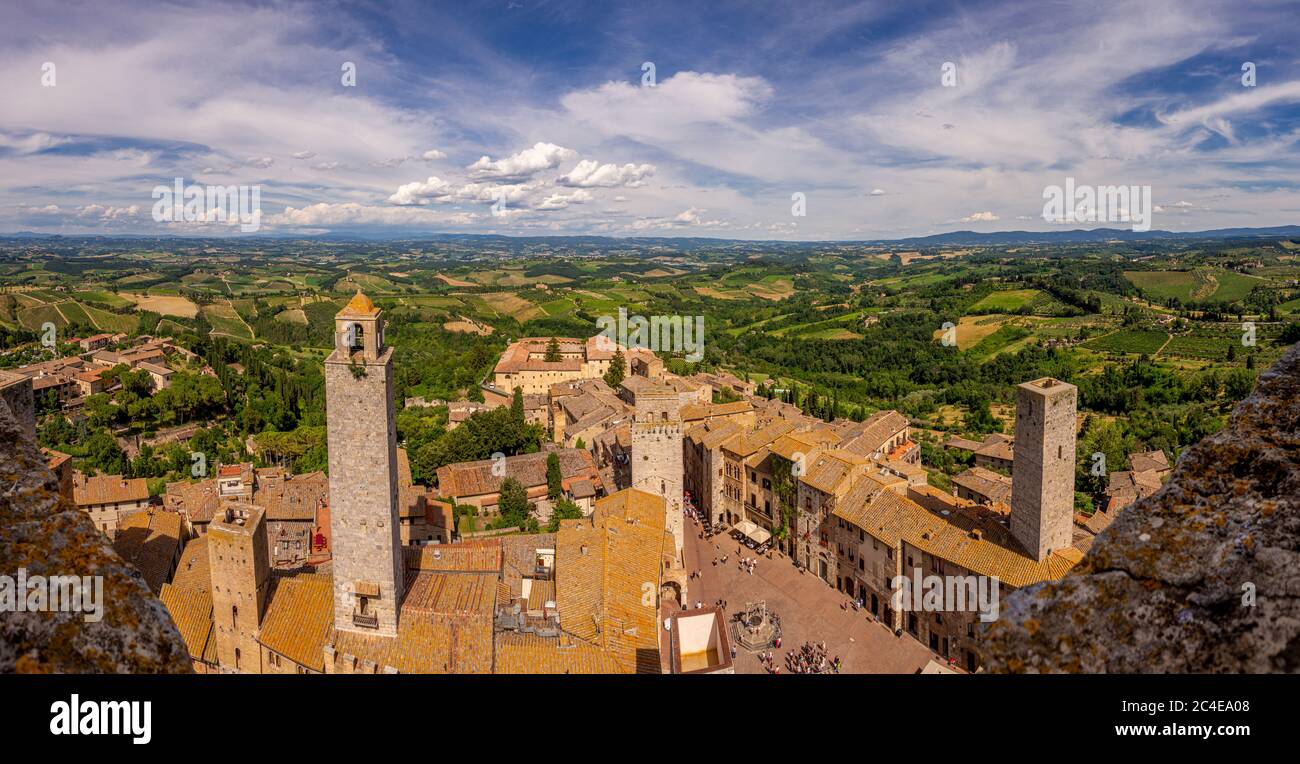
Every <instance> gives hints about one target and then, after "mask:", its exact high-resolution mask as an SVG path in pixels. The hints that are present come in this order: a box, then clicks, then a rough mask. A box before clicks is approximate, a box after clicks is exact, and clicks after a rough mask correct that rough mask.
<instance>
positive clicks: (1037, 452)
mask: <svg viewBox="0 0 1300 764" xmlns="http://www.w3.org/2000/svg"><path fill="white" fill-rule="evenodd" d="M1078 396H1079V388H1077V387H1075V386H1074V385H1071V384H1069V383H1066V382H1061V381H1059V380H1055V379H1052V378H1051V377H1044V378H1042V379H1036V380H1034V381H1033V382H1025V383H1024V384H1022V385H1017V386H1016V440H1015V445H1014V459H1013V461H1012V463H1011V465H1012V469H1011V535H1012V536H1014V537H1015V538H1016V540H1017V541H1019V542H1020V543H1021V545H1022V546H1024V548H1025V550H1026V551H1028V552H1029V554H1030V555H1031V556H1033V557H1034V558H1035V559H1037V560H1039V561H1041V560H1043V559H1045V558H1046V557H1047V555H1049V554H1051V553H1052V552H1053V551H1055V550H1058V549H1065V548H1066V547H1068V546H1070V544H1071V543H1072V542H1073V536H1072V534H1073V518H1074V441H1075V431H1076V426H1075V421H1074V414H1075V407H1076V405H1077V401H1078Z"/></svg>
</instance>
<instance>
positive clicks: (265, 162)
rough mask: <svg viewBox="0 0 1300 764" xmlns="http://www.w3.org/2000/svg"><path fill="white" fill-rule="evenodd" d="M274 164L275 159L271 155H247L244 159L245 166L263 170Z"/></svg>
mask: <svg viewBox="0 0 1300 764" xmlns="http://www.w3.org/2000/svg"><path fill="white" fill-rule="evenodd" d="M274 164H275V159H273V158H271V157H249V158H248V159H246V160H244V165H245V166H247V167H256V168H258V169H262V170H265V169H267V168H268V167H270V166H272V165H274Z"/></svg>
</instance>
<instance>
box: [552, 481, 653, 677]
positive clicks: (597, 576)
mask: <svg viewBox="0 0 1300 764" xmlns="http://www.w3.org/2000/svg"><path fill="white" fill-rule="evenodd" d="M665 515H666V512H665V504H664V499H663V497H662V496H657V495H655V494H651V493H647V492H645V491H640V490H637V489H634V488H629V489H626V490H623V491H619V492H618V493H615V494H613V495H611V496H607V497H605V498H603V499H600V500H598V501H597V502H596V509H595V511H594V512H593V513H592V515H591V517H589V518H583V519H581V520H566V521H563V522H561V524H560V531H559V533H557V534H556V603H557V605H558V607H559V610H560V627H561V628H562V629H563V630H564V631H566V632H568V633H570V634H573V635H574V636H577V637H579V638H581V639H584V640H586V641H587V642H590V643H592V644H594V645H596V646H597V647H600V648H603V649H604V650H606V651H607V652H609V653H610V655H611V657H612V658H613V659H614V660H615V661H617V662H618V664H619V666H620V668H621V669H622V670H623V671H626V672H632V671H635V672H637V673H657V672H658V671H659V670H660V662H659V634H658V612H657V610H658V609H657V603H658V589H659V580H660V571H661V570H662V565H663V561H664V547H665V545H666V544H667V543H670V542H671V538H672V537H671V535H669V534H668V533H667V532H666V531H667V529H666V516H665ZM647 590H648V591H650V592H652V593H653V596H652V598H651V599H652V604H649V605H647V604H644V602H645V596H646V593H647Z"/></svg>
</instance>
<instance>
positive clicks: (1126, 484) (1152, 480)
mask: <svg viewBox="0 0 1300 764" xmlns="http://www.w3.org/2000/svg"><path fill="white" fill-rule="evenodd" d="M1160 477H1161V473H1159V472H1131V471H1120V472H1112V473H1110V480H1109V483H1108V485H1107V486H1106V493H1112V494H1119V493H1132V494H1135V495H1136V496H1137V497H1138V498H1146V497H1147V496H1150V495H1151V494H1153V493H1155V492H1156V491H1158V490H1160V486H1161V484H1162V483H1161V479H1160Z"/></svg>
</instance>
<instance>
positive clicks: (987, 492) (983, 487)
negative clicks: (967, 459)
mask: <svg viewBox="0 0 1300 764" xmlns="http://www.w3.org/2000/svg"><path fill="white" fill-rule="evenodd" d="M952 482H953V484H955V485H959V486H961V487H962V488H965V489H967V490H970V491H974V492H975V493H978V494H980V495H981V496H985V497H987V498H988V499H989V501H993V502H1003V503H1005V502H1008V501H1010V500H1011V478H1009V477H1007V476H1006V475H1000V474H998V473H996V472H994V471H993V470H989V469H985V468H984V467H971V468H970V469H968V470H966V471H964V472H960V473H958V474H956V475H953V477H952Z"/></svg>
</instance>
